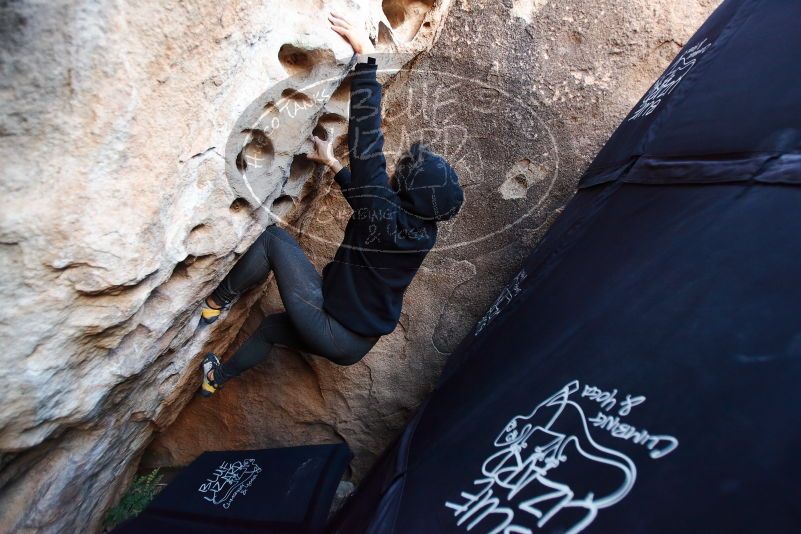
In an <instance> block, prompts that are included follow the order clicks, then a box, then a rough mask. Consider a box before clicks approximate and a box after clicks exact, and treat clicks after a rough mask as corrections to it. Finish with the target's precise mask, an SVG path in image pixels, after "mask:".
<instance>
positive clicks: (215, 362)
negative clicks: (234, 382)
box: [198, 352, 222, 397]
mask: <svg viewBox="0 0 801 534" xmlns="http://www.w3.org/2000/svg"><path fill="white" fill-rule="evenodd" d="M219 368H220V359H219V358H218V357H217V356H215V355H214V353H212V352H209V353H208V354H206V356H205V357H204V358H203V363H201V364H200V370H201V371H202V372H203V382H202V383H201V384H200V391H199V392H198V393H199V394H200V396H201V397H211V396H212V395H214V393H216V391H217V390H218V389H222V384H220V383H218V382H217V381H216V380H210V379H209V372H211V371H214V376H215V377H216V375H217V372H218V371H217V370H218V369H219Z"/></svg>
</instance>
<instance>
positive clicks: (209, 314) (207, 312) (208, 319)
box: [200, 299, 226, 324]
mask: <svg viewBox="0 0 801 534" xmlns="http://www.w3.org/2000/svg"><path fill="white" fill-rule="evenodd" d="M224 309H226V307H225V306H223V307H222V308H212V307H211V305H210V304H209V299H205V300H204V301H203V305H202V306H201V307H200V322H201V323H202V324H211V323H213V322H214V321H216V320H217V319H219V318H220V314H221V313H222V312H223V310H224Z"/></svg>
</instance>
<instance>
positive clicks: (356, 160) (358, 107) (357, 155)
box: [348, 57, 389, 193]
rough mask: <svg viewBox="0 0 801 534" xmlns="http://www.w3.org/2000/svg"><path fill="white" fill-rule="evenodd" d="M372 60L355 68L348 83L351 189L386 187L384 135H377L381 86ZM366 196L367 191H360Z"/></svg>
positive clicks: (379, 128) (387, 178) (370, 58)
mask: <svg viewBox="0 0 801 534" xmlns="http://www.w3.org/2000/svg"><path fill="white" fill-rule="evenodd" d="M376 70H377V67H376V62H375V58H373V57H368V58H367V62H360V63H357V64H356V67H355V70H354V73H353V76H352V78H351V82H350V84H351V85H350V119H349V120H348V147H349V149H350V151H349V156H350V171H351V173H352V181H351V187H362V188H365V189H369V188H370V187H374V186H377V187H382V188H384V187H387V185H388V184H389V177H388V176H387V162H386V159H385V157H384V134H383V132H382V131H381V84H380V83H378V81H377V80H376ZM364 192H365V193H368V191H367V190H365V191H364Z"/></svg>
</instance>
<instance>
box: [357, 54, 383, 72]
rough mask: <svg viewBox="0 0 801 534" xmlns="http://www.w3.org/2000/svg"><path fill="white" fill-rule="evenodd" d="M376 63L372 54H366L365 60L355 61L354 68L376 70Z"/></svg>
mask: <svg viewBox="0 0 801 534" xmlns="http://www.w3.org/2000/svg"><path fill="white" fill-rule="evenodd" d="M377 68H378V65H377V64H376V61H375V58H374V57H373V56H367V61H359V62H358V63H356V67H355V70H376V69H377Z"/></svg>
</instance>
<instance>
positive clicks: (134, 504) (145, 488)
mask: <svg viewBox="0 0 801 534" xmlns="http://www.w3.org/2000/svg"><path fill="white" fill-rule="evenodd" d="M161 478H162V475H160V474H159V470H158V469H154V470H153V471H151V472H150V473H148V474H146V475H139V476H138V477H135V478H134V480H133V482H131V485H130V487H129V488H128V491H126V492H125V495H123V496H122V499H120V502H119V503H117V505H116V506H114V507H113V508H112V509H111V510H109V511H108V513H107V514H106V518H105V520H104V522H103V523H104V525H105V526H106V527H108V528H111V527H114V526H115V525H118V524H120V523H122V522H123V521H125V520H126V519H128V518H129V517H134V516H137V515H139V514H140V513H141V512H142V510H144V509H145V508H146V507H147V505H148V504H149V503H150V501H151V500H153V497H154V496H155V495H156V493H158V490H159V486H160V484H161Z"/></svg>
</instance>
